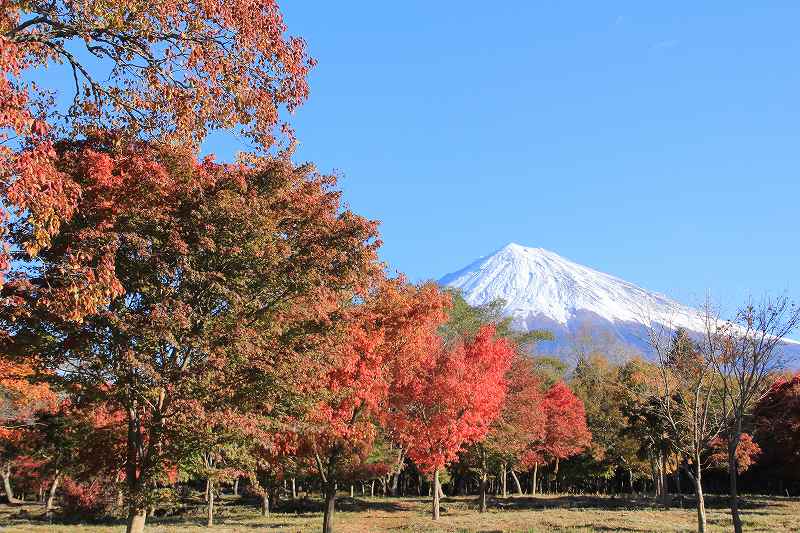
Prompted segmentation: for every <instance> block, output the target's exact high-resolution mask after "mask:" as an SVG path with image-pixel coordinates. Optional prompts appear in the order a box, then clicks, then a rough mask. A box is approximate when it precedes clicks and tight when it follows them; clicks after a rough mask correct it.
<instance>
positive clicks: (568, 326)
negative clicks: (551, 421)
mask: <svg viewBox="0 0 800 533" xmlns="http://www.w3.org/2000/svg"><path fill="white" fill-rule="evenodd" d="M439 283H440V284H441V285H444V286H449V287H455V288H458V289H460V290H461V291H462V294H463V296H464V298H465V299H466V300H467V302H469V303H470V304H471V305H480V304H485V303H488V302H491V301H493V300H497V299H502V300H504V301H505V302H506V305H505V308H504V313H505V314H506V315H508V316H512V317H513V318H514V324H515V326H516V327H518V328H520V329H525V330H530V329H540V328H541V329H548V330H550V331H552V332H553V333H554V334H555V335H556V338H557V342H556V344H555V346H556V347H557V346H559V345H563V344H564V341H566V340H568V339H569V337H570V336H574V335H576V334H578V333H579V332H582V333H583V334H585V333H587V332H589V333H592V334H596V333H597V332H601V333H605V334H610V335H605V336H606V337H609V336H610V337H612V338H614V339H616V340H618V341H621V342H622V343H623V344H625V345H628V346H632V347H634V348H635V349H636V350H637V351H640V352H643V353H645V354H650V353H651V349H650V348H649V344H648V342H647V332H648V329H649V327H650V326H651V325H652V324H654V323H658V324H662V325H664V326H667V327H669V328H670V329H674V328H677V327H683V328H686V329H688V330H690V331H694V332H702V331H703V330H704V327H703V317H702V316H701V314H700V313H699V312H698V311H697V310H695V309H692V308H690V307H687V306H685V305H682V304H680V303H678V302H676V301H674V300H671V299H670V298H667V297H666V296H664V295H661V294H658V293H655V292H651V291H648V290H645V289H642V288H641V287H637V286H636V285H634V284H632V283H629V282H627V281H624V280H621V279H619V278H616V277H614V276H611V275H608V274H604V273H602V272H598V271H597V270H593V269H591V268H588V267H585V266H583V265H579V264H577V263H574V262H572V261H569V260H568V259H565V258H563V257H561V256H559V255H558V254H555V253H553V252H550V251H548V250H544V249H542V248H528V247H525V246H520V245H519V244H514V243H511V244H508V245H506V246H505V247H503V248H502V249H500V250H498V251H497V252H495V253H494V254H492V255H490V256H487V257H483V258H481V259H478V260H477V261H475V262H473V263H472V264H470V265H468V266H467V267H466V268H463V269H461V270H459V271H457V272H454V273H452V274H448V275H446V276H444V277H443V278H441V280H439Z"/></svg>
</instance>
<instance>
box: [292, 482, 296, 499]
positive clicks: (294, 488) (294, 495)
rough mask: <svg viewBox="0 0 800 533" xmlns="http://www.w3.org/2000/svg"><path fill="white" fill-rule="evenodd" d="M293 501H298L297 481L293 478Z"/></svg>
mask: <svg viewBox="0 0 800 533" xmlns="http://www.w3.org/2000/svg"><path fill="white" fill-rule="evenodd" d="M292 499H293V500H296V499H297V480H296V479H295V478H292Z"/></svg>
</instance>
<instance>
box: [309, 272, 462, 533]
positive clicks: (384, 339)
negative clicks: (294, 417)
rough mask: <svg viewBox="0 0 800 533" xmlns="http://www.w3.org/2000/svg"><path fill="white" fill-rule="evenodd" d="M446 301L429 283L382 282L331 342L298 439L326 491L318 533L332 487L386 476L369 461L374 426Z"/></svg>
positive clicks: (327, 527) (330, 514)
mask: <svg viewBox="0 0 800 533" xmlns="http://www.w3.org/2000/svg"><path fill="white" fill-rule="evenodd" d="M448 304H449V297H448V296H447V295H445V294H443V293H441V292H440V291H439V290H438V289H437V288H436V287H435V286H433V285H432V284H426V285H423V286H421V287H419V288H418V287H414V286H413V285H409V284H407V283H405V282H404V280H403V279H402V278H401V279H394V280H383V281H380V282H379V283H378V284H377V286H376V287H375V288H374V290H373V291H372V292H371V293H370V294H369V295H368V296H367V297H366V298H365V300H364V301H363V302H362V303H360V304H359V305H356V306H354V307H353V308H352V309H350V310H349V319H348V321H347V323H346V324H345V327H344V328H343V329H342V331H341V333H340V334H339V335H335V336H331V339H330V341H331V352H332V353H333V354H334V359H333V361H332V364H331V366H330V368H329V369H328V371H327V372H326V373H324V374H323V375H322V376H321V378H320V380H319V384H320V385H321V386H322V387H321V389H320V391H321V392H323V394H322V398H321V399H320V400H319V401H318V402H317V404H316V406H315V408H314V409H313V410H312V411H311V413H310V415H309V417H308V421H307V424H306V428H307V429H306V431H305V432H304V441H305V448H306V449H305V453H306V454H307V455H310V457H311V458H312V460H313V462H314V464H315V466H316V468H317V471H318V473H319V475H320V477H321V478H322V482H323V487H324V492H325V513H324V516H323V531H325V532H326V533H328V532H330V531H332V530H333V518H334V512H335V498H336V485H337V481H338V482H341V481H344V480H354V479H358V478H359V476H364V475H367V476H376V475H377V473H378V472H383V473H385V472H387V471H388V470H389V468H390V467H389V466H388V465H387V464H385V463H384V462H375V461H371V460H370V452H371V451H372V447H373V442H374V440H375V438H376V435H377V432H378V430H379V427H380V426H382V425H383V424H384V423H385V422H386V420H387V418H388V417H389V407H390V404H389V396H390V389H391V387H393V386H394V383H393V380H394V379H395V378H396V377H398V376H399V375H400V374H402V375H406V374H405V372H406V370H407V368H408V367H407V363H408V361H409V360H410V359H411V358H412V357H416V356H417V355H418V354H419V353H420V352H419V346H420V345H419V344H418V341H419V339H424V338H427V337H426V334H430V333H431V332H433V331H435V330H436V328H437V327H438V326H439V325H441V323H442V322H444V320H445V319H446V313H445V310H446V307H447V305H448Z"/></svg>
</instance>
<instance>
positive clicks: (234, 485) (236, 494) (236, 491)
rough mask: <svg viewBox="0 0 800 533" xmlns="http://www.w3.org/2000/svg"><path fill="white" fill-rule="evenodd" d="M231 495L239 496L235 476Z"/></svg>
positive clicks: (237, 482)
mask: <svg viewBox="0 0 800 533" xmlns="http://www.w3.org/2000/svg"><path fill="white" fill-rule="evenodd" d="M233 495H234V496H238V495H239V477H238V476H237V477H236V479H235V480H234V481H233Z"/></svg>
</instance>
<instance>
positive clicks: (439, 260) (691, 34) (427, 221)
mask: <svg viewBox="0 0 800 533" xmlns="http://www.w3.org/2000/svg"><path fill="white" fill-rule="evenodd" d="M281 5H282V7H283V10H284V13H285V16H286V21H287V24H288V25H289V27H290V31H291V33H294V34H298V35H302V36H303V37H305V38H306V40H307V41H308V44H309V47H310V50H311V53H312V55H314V56H315V57H316V58H317V59H318V61H319V66H318V67H317V68H316V69H315V70H314V72H313V74H312V76H311V87H312V95H311V99H310V100H309V102H308V103H307V104H306V105H304V106H303V108H302V109H300V110H299V111H297V112H296V114H295V115H294V116H293V117H292V119H291V120H292V123H293V125H294V127H295V129H296V131H297V135H298V137H299V139H300V141H301V145H300V148H299V151H298V152H297V154H296V159H298V160H308V161H313V162H315V163H317V164H318V166H319V167H320V169H321V170H323V171H326V172H327V171H335V172H338V173H340V174H341V175H342V181H341V185H342V187H343V188H344V190H345V193H346V199H347V201H348V202H349V203H350V205H351V206H352V208H353V209H354V210H356V211H357V212H359V213H362V214H364V215H366V216H369V217H371V218H376V219H379V220H381V221H382V226H381V228H382V234H383V239H384V242H385V244H384V247H383V251H382V256H383V258H384V259H385V260H386V261H387V262H388V263H389V264H390V265H391V267H392V268H394V269H396V270H399V271H403V272H405V273H407V274H408V275H409V277H410V278H411V279H413V280H422V279H427V278H438V277H440V276H441V275H443V274H445V273H447V272H450V271H453V270H457V269H459V268H461V267H463V266H465V265H466V264H467V263H469V262H470V261H472V260H473V259H475V258H476V257H478V256H481V255H485V254H488V253H491V252H492V251H494V250H495V249H498V248H500V247H501V246H503V245H504V244H505V243H507V242H509V241H514V242H518V243H520V244H524V245H530V246H541V247H544V248H548V249H550V250H553V251H555V252H557V253H559V254H561V255H563V256H565V257H567V258H569V259H572V260H574V261H577V262H580V263H583V264H586V265H589V266H591V267H594V268H597V269H599V270H602V271H605V272H608V273H611V274H614V275H616V276H619V277H621V278H624V279H626V280H629V281H632V282H634V283H637V284H639V285H641V286H643V287H646V288H648V289H653V290H658V291H660V292H664V293H666V294H669V295H671V296H673V297H676V298H678V299H680V300H682V301H684V302H685V303H689V304H694V303H697V302H698V301H699V300H700V299H701V298H702V296H703V295H704V293H705V291H706V290H711V291H713V293H714V294H715V295H716V296H717V297H718V298H719V299H720V300H722V302H723V304H727V305H734V304H736V303H737V301H739V300H740V299H741V298H743V297H745V296H746V295H748V294H751V293H752V294H755V295H759V294H762V293H763V292H765V291H771V292H773V293H774V292H779V291H784V290H787V291H789V292H790V293H791V294H793V295H795V296H800V286H799V285H800V283H799V282H800V268H799V266H800V265H798V263H799V262H800V261H799V260H800V251H798V239H797V236H798V229H799V227H800V222H799V221H798V217H799V216H800V205H798V204H799V202H800V148H798V147H799V146H800V97H799V96H798V95H800V69H798V61H800V59H798V58H800V39H798V38H797V21H798V20H800V3H798V2H790V1H784V2H781V1H774V2H768V3H762V2H721V1H719V2H712V1H709V2H684V1H675V2H664V3H655V2H641V1H631V2H614V1H606V2H556V1H536V2H530V1H517V0H508V1H505V2H483V1H471V0H467V1H458V2H456V1H441V2H431V1H419V0H408V1H404V2H376V1H366V0H364V1H348V2H319V1H317V2H303V1H294V2H290V1H287V0H284V1H283V2H281ZM242 148H243V145H242V144H241V142H240V141H239V140H237V139H236V138H235V137H233V136H230V135H226V134H216V135H214V136H212V137H211V138H210V139H209V140H208V142H207V143H206V144H205V146H204V149H205V151H207V152H215V153H217V154H218V156H219V158H220V159H230V158H232V157H233V155H234V154H235V152H236V151H237V150H240V149H242Z"/></svg>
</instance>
